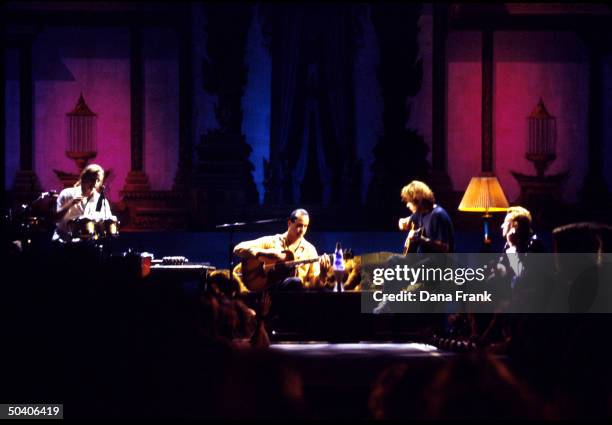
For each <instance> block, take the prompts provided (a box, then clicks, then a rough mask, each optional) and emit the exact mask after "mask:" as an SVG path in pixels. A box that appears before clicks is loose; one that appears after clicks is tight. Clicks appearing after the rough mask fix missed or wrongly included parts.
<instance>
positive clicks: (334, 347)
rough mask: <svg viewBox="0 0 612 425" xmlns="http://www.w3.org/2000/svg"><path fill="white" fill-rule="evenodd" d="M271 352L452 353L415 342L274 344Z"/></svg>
mask: <svg viewBox="0 0 612 425" xmlns="http://www.w3.org/2000/svg"><path fill="white" fill-rule="evenodd" d="M270 349H271V350H272V351H275V352H277V353H283V354H286V355H289V356H301V357H311V358H321V357H342V358H345V359H347V358H351V357H386V358H397V359H402V358H414V357H450V356H454V355H456V354H455V353H452V352H447V351H441V350H439V349H438V348H436V347H434V346H433V345H429V344H422V343H417V342H408V343H395V342H382V343H381V342H365V341H364V342H357V343H321V342H319V341H304V342H293V341H292V342H276V343H274V344H272V345H271V346H270Z"/></svg>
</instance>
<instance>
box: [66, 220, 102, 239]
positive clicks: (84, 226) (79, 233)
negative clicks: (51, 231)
mask: <svg viewBox="0 0 612 425" xmlns="http://www.w3.org/2000/svg"><path fill="white" fill-rule="evenodd" d="M68 228H69V229H70V234H71V235H72V237H73V238H80V239H90V238H93V237H95V236H96V222H95V221H94V220H92V219H91V218H86V217H79V218H75V219H74V220H70V221H69V222H68Z"/></svg>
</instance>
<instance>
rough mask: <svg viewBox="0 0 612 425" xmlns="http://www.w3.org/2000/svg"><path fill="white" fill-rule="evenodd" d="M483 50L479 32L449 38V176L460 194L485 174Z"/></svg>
mask: <svg viewBox="0 0 612 425" xmlns="http://www.w3.org/2000/svg"><path fill="white" fill-rule="evenodd" d="M481 50H482V37H481V34H480V32H478V31H455V32H451V33H450V34H449V35H448V39H447V46H446V51H447V60H448V64H447V76H448V84H447V97H446V102H447V111H448V112H447V114H448V116H447V128H446V130H447V134H446V139H447V143H448V145H447V146H448V150H447V155H448V175H449V177H450V179H451V182H452V185H453V188H454V189H455V190H460V191H463V190H465V189H466V188H467V185H468V183H469V182H470V178H471V177H473V176H475V175H478V174H479V173H480V171H481V133H482V132H481V117H482V104H481V99H482V78H481V74H482V67H481ZM434 125H435V123H434Z"/></svg>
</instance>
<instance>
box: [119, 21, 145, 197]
mask: <svg viewBox="0 0 612 425" xmlns="http://www.w3.org/2000/svg"><path fill="white" fill-rule="evenodd" d="M143 70H144V64H143V58H142V32H141V29H140V28H139V27H135V26H132V27H130V132H131V135H130V155H131V156H130V165H131V167H130V168H131V169H130V172H129V173H128V175H127V178H126V180H125V186H124V188H123V192H122V194H123V193H124V192H142V191H149V190H150V189H151V187H150V185H149V177H148V176H147V174H146V173H145V171H144V166H143V164H144V159H143V145H144V119H143V118H144V72H143Z"/></svg>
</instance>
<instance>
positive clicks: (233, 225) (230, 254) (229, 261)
mask: <svg viewBox="0 0 612 425" xmlns="http://www.w3.org/2000/svg"><path fill="white" fill-rule="evenodd" d="M284 220H285V219H284V218H271V219H266V220H257V221H250V222H236V223H225V224H219V225H217V226H215V229H229V243H228V249H227V264H228V267H229V275H230V281H232V282H233V281H234V276H233V275H232V271H233V270H234V232H235V229H236V228H238V227H246V226H251V225H254V224H267V223H279V222H281V221H284Z"/></svg>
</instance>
